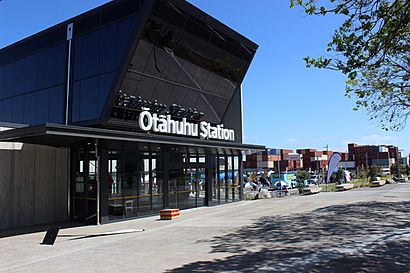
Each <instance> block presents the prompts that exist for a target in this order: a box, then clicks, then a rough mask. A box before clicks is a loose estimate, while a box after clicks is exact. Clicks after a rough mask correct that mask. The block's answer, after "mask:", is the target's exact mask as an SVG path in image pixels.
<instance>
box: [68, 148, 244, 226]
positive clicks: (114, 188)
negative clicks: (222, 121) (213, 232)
mask: <svg viewBox="0 0 410 273" xmlns="http://www.w3.org/2000/svg"><path fill="white" fill-rule="evenodd" d="M109 143H110V144H108V145H107V149H106V150H105V152H104V151H99V153H100V154H101V153H106V154H107V156H106V157H104V156H100V158H99V159H97V158H96V156H95V145H94V144H93V143H89V144H87V145H85V144H84V145H81V146H79V147H78V148H75V149H72V151H73V152H72V162H74V164H73V166H74V169H73V170H72V172H73V175H72V177H73V179H72V182H71V183H72V186H71V188H72V193H73V194H72V210H73V219H75V220H79V221H93V220H94V221H95V217H96V204H97V203H96V202H97V201H96V200H97V190H96V187H97V184H96V181H97V180H98V179H100V180H101V187H102V188H101V189H100V191H101V192H102V194H101V201H100V202H101V206H102V207H104V206H105V207H106V210H105V211H107V213H106V214H107V219H108V221H116V220H122V219H127V218H136V217H141V216H147V215H153V214H158V213H159V211H160V210H161V209H164V208H179V209H189V208H196V207H202V206H208V205H217V204H223V203H228V202H234V201H238V200H242V198H241V194H240V188H241V186H240V181H241V180H240V179H239V176H238V171H237V169H236V171H235V167H234V166H235V165H229V164H228V163H233V162H239V158H240V157H239V156H234V155H223V156H221V155H210V154H206V153H198V152H180V151H178V150H179V147H178V146H175V147H174V148H171V149H168V148H167V147H161V146H158V147H157V148H156V149H155V152H154V151H150V148H149V145H148V144H146V145H144V146H143V147H137V146H134V147H130V146H129V145H128V147H126V145H125V146H124V145H121V144H118V143H114V142H109ZM131 146H133V145H131ZM110 147H111V148H110ZM114 147H116V148H115V149H114ZM141 148H142V149H141ZM180 148H182V147H180ZM163 150H168V151H163ZM98 160H100V162H98ZM233 164H235V163H233ZM102 165H106V166H107V167H106V168H102V169H101V170H100V169H99V167H100V166H102ZM226 165H228V167H226ZM231 166H232V167H231ZM237 166H239V165H237ZM237 168H238V167H237ZM105 172H106V173H105ZM215 175H216V176H218V177H219V178H218V179H216V177H215ZM234 181H237V182H234ZM235 187H237V188H236V189H237V191H235ZM104 188H106V189H104ZM104 190H106V191H104ZM104 192H106V194H105V193H104ZM102 211H104V210H103V209H102Z"/></svg>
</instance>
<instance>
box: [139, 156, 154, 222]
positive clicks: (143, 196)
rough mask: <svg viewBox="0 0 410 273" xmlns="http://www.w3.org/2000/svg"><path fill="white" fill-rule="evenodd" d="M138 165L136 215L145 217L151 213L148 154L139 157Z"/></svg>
mask: <svg viewBox="0 0 410 273" xmlns="http://www.w3.org/2000/svg"><path fill="white" fill-rule="evenodd" d="M140 164H141V167H140V179H139V182H140V185H139V190H140V192H139V200H138V206H139V208H138V213H139V215H146V214H150V213H151V189H150V178H151V166H150V158H149V154H144V155H143V156H141V158H140Z"/></svg>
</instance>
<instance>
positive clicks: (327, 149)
mask: <svg viewBox="0 0 410 273" xmlns="http://www.w3.org/2000/svg"><path fill="white" fill-rule="evenodd" d="M323 148H326V157H327V160H326V161H327V162H326V166H325V169H326V170H328V169H329V144H326V146H325V147H323ZM322 176H323V179H325V173H324V172H323V173H322ZM326 191H327V177H326Z"/></svg>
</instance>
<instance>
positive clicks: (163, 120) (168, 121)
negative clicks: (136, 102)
mask: <svg viewBox="0 0 410 273" xmlns="http://www.w3.org/2000/svg"><path fill="white" fill-rule="evenodd" d="M138 125H139V127H140V128H141V130H143V131H147V132H149V131H153V132H156V133H165V134H173V135H183V136H192V137H198V136H199V137H200V138H202V139H218V140H227V141H235V131H234V130H232V129H226V128H224V125H223V124H219V125H216V126H213V125H211V124H210V123H209V122H206V121H202V122H201V123H200V124H199V128H198V124H195V123H191V122H188V121H187V119H186V118H183V119H182V120H173V119H172V118H171V115H158V114H152V113H151V112H149V111H142V112H141V113H140V115H139V118H138Z"/></svg>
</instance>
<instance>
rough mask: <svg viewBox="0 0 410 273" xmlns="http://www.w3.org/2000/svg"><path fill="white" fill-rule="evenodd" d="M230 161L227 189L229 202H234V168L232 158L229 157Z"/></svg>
mask: <svg viewBox="0 0 410 273" xmlns="http://www.w3.org/2000/svg"><path fill="white" fill-rule="evenodd" d="M227 159H228V170H227V171H228V174H227V177H226V178H227V180H226V182H227V187H228V202H232V200H233V199H234V190H233V189H234V188H233V186H234V185H233V168H232V167H233V166H232V156H227Z"/></svg>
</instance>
